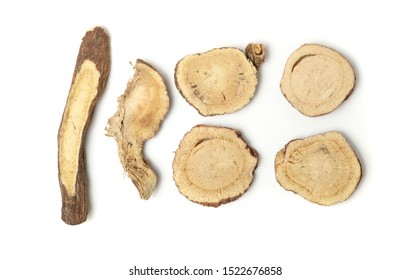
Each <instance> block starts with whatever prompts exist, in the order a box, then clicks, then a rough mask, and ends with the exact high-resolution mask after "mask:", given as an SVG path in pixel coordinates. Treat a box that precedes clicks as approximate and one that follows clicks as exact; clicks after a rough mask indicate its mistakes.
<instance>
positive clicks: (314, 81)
mask: <svg viewBox="0 0 411 280" xmlns="http://www.w3.org/2000/svg"><path fill="white" fill-rule="evenodd" d="M354 86H355V73H354V70H353V68H352V66H351V64H350V63H349V62H348V60H347V59H345V58H344V57H343V56H342V55H341V54H340V53H338V52H337V51H335V50H333V49H330V48H327V47H324V46H321V45H316V44H307V45H303V46H302V47H300V48H299V49H297V50H296V51H295V52H294V53H292V54H291V56H290V57H289V58H288V60H287V63H286V66H285V69H284V74H283V77H282V80H281V91H282V93H283V95H284V96H285V97H286V98H287V100H288V101H289V102H290V103H291V105H292V106H293V107H295V108H296V109H297V110H298V111H300V112H301V113H303V114H304V115H307V116H311V117H315V116H320V115H324V114H327V113H330V112H331V111H333V110H335V109H336V108H337V107H338V106H339V105H340V104H341V103H342V102H343V101H344V100H346V99H347V98H348V97H349V96H350V95H351V93H352V91H353V89H354Z"/></svg>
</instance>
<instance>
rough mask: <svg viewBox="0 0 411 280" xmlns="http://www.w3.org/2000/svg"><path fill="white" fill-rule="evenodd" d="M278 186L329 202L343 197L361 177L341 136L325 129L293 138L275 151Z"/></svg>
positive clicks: (313, 199) (321, 202)
mask: <svg viewBox="0 0 411 280" xmlns="http://www.w3.org/2000/svg"><path fill="white" fill-rule="evenodd" d="M275 174H276V178H277V181H278V182H279V183H280V185H281V186H282V187H283V188H284V189H286V190H289V191H293V192H294V193H297V194H299V195H301V196H302V197H303V198H305V199H307V200H308V201H311V202H314V203H317V204H321V205H332V204H336V203H338V202H342V201H344V200H346V199H347V198H348V197H349V196H350V195H351V193H352V192H353V191H354V190H355V189H356V187H357V185H358V183H359V182H360V179H361V165H360V162H359V160H358V158H357V156H356V155H355V153H354V151H353V150H352V149H351V147H350V145H349V144H348V142H347V141H346V140H345V138H344V137H343V136H342V135H341V134H340V133H338V132H327V133H324V134H319V135H315V136H311V137H308V138H305V139H301V140H300V139H299V140H293V141H291V142H289V143H288V144H287V145H286V146H285V148H284V149H282V150H280V151H279V152H278V153H277V156H276V158H275Z"/></svg>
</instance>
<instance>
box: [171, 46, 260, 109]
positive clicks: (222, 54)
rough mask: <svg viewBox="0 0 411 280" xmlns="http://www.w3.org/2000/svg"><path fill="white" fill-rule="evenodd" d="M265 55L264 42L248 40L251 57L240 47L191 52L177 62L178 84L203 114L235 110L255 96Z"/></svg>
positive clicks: (179, 88)
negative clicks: (258, 75)
mask: <svg viewBox="0 0 411 280" xmlns="http://www.w3.org/2000/svg"><path fill="white" fill-rule="evenodd" d="M264 55H265V52H264V46H263V45H262V44H249V46H248V47H247V56H248V57H249V59H248V58H247V56H246V54H245V53H244V52H243V51H241V50H239V49H237V48H219V49H213V50H211V51H208V52H205V53H200V54H193V55H188V56H186V57H184V58H183V59H181V60H180V61H179V62H178V63H177V65H176V68H175V73H174V79H175V84H176V87H177V89H178V90H179V92H180V93H181V95H182V96H183V97H184V98H185V99H186V100H187V102H188V103H189V104H191V105H192V106H193V107H194V108H196V109H197V111H198V112H199V113H200V114H201V115H203V116H212V115H222V114H225V113H232V112H235V111H237V110H239V109H241V108H242V107H244V106H245V105H246V104H248V103H249V102H250V100H251V98H252V97H253V96H254V93H255V90H256V86H257V82H258V79H257V68H256V67H258V66H259V65H260V64H261V63H262V62H263V61H264ZM254 63H255V64H254Z"/></svg>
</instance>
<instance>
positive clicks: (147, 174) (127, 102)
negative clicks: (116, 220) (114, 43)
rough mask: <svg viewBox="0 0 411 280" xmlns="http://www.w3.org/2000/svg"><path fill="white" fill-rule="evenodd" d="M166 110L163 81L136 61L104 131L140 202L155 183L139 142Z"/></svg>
mask: <svg viewBox="0 0 411 280" xmlns="http://www.w3.org/2000/svg"><path fill="white" fill-rule="evenodd" d="M168 108H169V98H168V93H167V88H166V85H165V83H164V80H163V78H162V77H161V76H160V74H159V73H158V72H157V71H156V70H155V69H154V68H153V67H152V66H150V65H148V64H147V63H146V62H144V61H143V60H140V59H139V60H137V63H136V65H135V73H134V77H133V78H132V79H131V80H130V81H129V82H128V84H127V88H126V91H125V93H124V95H121V96H120V97H119V98H118V109H117V112H116V113H115V114H114V115H113V116H112V117H111V118H110V119H109V120H108V126H107V127H106V131H107V136H111V137H114V138H115V139H116V141H117V144H118V153H119V157H120V161H121V164H122V165H123V168H124V170H125V171H126V173H127V175H128V176H129V177H130V178H131V180H132V181H133V183H134V185H135V186H136V187H137V189H138V191H139V193H140V196H141V198H143V199H148V198H150V196H151V194H152V193H153V191H154V188H155V186H156V184H157V176H156V174H155V173H154V171H153V170H152V169H151V168H150V166H149V165H148V164H147V163H146V162H145V161H144V159H143V155H142V149H143V143H144V142H145V141H146V140H148V139H150V138H152V137H153V136H154V135H155V133H156V132H157V131H158V129H159V127H160V124H161V122H162V121H163V119H164V117H165V115H166V113H167V112H168Z"/></svg>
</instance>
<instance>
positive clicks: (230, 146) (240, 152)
mask: <svg viewBox="0 0 411 280" xmlns="http://www.w3.org/2000/svg"><path fill="white" fill-rule="evenodd" d="M257 161H258V156H257V152H256V151H255V150H254V149H252V148H250V147H249V146H248V145H247V143H246V142H245V141H244V140H243V139H242V138H241V135H240V133H239V132H238V131H236V130H234V129H230V128H224V127H216V126H205V125H198V126H195V127H193V128H192V129H191V131H190V132H188V133H187V134H186V135H185V136H184V138H183V140H181V142H180V145H179V148H178V149H177V151H176V154H175V158H174V161H173V170H174V181H175V182H176V184H177V187H178V189H179V191H180V192H181V194H183V195H184V196H185V197H187V198H188V199H189V200H191V201H193V202H196V203H199V204H202V205H205V206H213V207H217V206H219V205H221V204H223V203H227V202H230V201H233V200H236V199H237V198H239V197H240V196H241V195H243V194H244V193H245V192H246V191H247V190H248V188H249V186H250V184H251V182H252V181H253V173H254V169H255V168H256V167H257Z"/></svg>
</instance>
